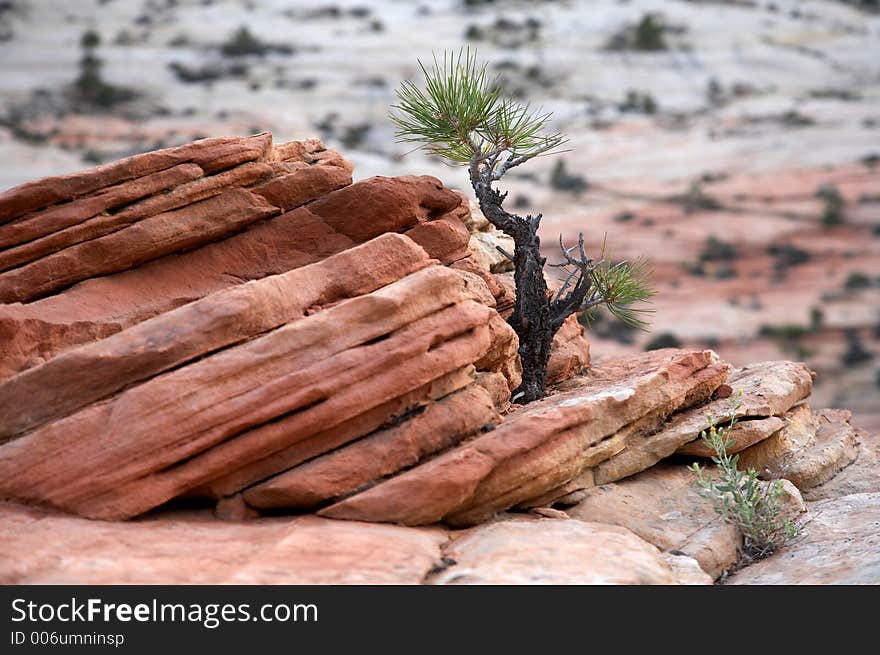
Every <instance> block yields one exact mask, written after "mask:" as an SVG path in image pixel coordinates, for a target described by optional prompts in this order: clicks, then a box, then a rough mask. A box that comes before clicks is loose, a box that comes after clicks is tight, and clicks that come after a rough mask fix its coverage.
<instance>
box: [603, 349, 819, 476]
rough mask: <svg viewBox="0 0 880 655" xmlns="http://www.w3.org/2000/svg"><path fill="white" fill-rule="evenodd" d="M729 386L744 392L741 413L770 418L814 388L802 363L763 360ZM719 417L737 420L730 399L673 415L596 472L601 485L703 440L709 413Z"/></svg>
mask: <svg viewBox="0 0 880 655" xmlns="http://www.w3.org/2000/svg"><path fill="white" fill-rule="evenodd" d="M727 384H728V385H730V386H731V387H733V389H734V392H735V393H738V392H739V391H740V390H742V392H743V397H742V403H741V405H740V408H739V410H738V411H737V412H736V415H737V416H738V417H746V416H755V417H769V416H776V415H779V414H782V413H783V412H785V411H786V410H788V409H789V408H790V407H792V406H793V405H794V404H795V403H797V402H800V401H801V400H803V399H804V398H806V397H807V396H809V395H810V392H811V391H812V388H813V378H812V373H811V371H810V370H809V369H808V368H807V367H806V366H805V365H804V364H800V363H796V362H785V361H777V362H763V363H760V364H755V365H752V366H747V367H744V368H741V369H738V370H736V371H734V372H732V373H731V375H730V378H729V379H728V380H727ZM707 413H708V414H712V415H713V416H714V417H715V419H716V421H718V422H722V421H724V420H725V419H729V418H731V416H730V413H731V401H730V399H729V398H723V399H719V400H714V401H712V402H709V403H707V404H705V405H702V406H700V407H697V408H695V409H692V410H689V411H686V412H682V413H680V414H678V415H676V416H674V417H673V418H672V420H671V421H670V422H669V424H668V425H667V426H665V427H664V428H663V429H662V430H660V431H658V432H655V433H653V434H651V435H650V438H648V439H643V438H641V437H640V436H638V435H636V436H634V437H633V438H632V439H631V440H630V441H629V442H628V443H627V447H626V449H625V450H624V451H623V452H621V453H620V454H619V455H616V456H615V457H613V458H611V459H610V460H608V461H606V462H602V464H600V465H599V466H598V468H597V470H596V484H604V483H605V482H613V481H614V480H620V479H621V478H624V477H626V476H628V475H632V474H633V473H638V472H639V471H643V470H645V469H646V468H648V467H649V466H653V465H654V464H656V463H657V462H659V461H660V460H661V459H663V458H665V457H668V456H669V455H672V454H673V453H674V452H675V451H676V450H678V449H679V448H680V447H681V446H683V445H684V444H686V443H689V442H691V441H694V440H695V439H698V438H699V436H700V432H701V431H702V430H705V429H706V428H707V427H708V422H707V420H706V414H707Z"/></svg>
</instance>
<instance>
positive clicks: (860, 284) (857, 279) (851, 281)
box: [843, 271, 871, 291]
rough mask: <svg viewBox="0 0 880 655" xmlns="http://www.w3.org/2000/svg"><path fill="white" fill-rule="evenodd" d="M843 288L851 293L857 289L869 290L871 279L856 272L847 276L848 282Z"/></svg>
mask: <svg viewBox="0 0 880 655" xmlns="http://www.w3.org/2000/svg"><path fill="white" fill-rule="evenodd" d="M843 286H844V288H846V289H849V290H850V291H852V290H855V289H867V288H868V287H870V286H871V278H870V277H868V276H867V275H865V274H864V273H860V272H858V271H856V272H855V273H850V274H849V275H848V276H847V278H846V282H844V283H843Z"/></svg>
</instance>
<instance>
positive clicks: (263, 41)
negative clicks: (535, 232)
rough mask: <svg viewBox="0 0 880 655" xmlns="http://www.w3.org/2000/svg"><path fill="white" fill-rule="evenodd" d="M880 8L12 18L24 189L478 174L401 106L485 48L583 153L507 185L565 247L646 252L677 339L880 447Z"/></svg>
mask: <svg viewBox="0 0 880 655" xmlns="http://www.w3.org/2000/svg"><path fill="white" fill-rule="evenodd" d="M878 12H880V7H878V2H876V0H850V1H844V0H833V1H832V0H823V1H811V0H805V1H799V0H728V1H722V0H702V1H698V0H689V1H686V0H666V1H660V0H594V1H587V0H580V1H578V0H567V1H566V0H559V1H539V0H532V1H529V2H519V1H517V0H510V1H503V0H495V1H491V0H444V1H436V2H434V1H431V2H428V1H425V2H411V1H404V0H379V1H375V2H364V1H360V2H358V1H357V0H355V1H342V0H339V1H333V0H317V1H315V0H302V1H293V0H286V1H285V0H260V1H259V2H257V1H256V0H77V1H76V2H70V1H68V0H0V71H2V74H0V158H2V159H0V160H2V162H3V165H2V166H0V189H6V188H8V187H11V186H14V185H16V184H19V183H22V182H25V181H27V180H31V179H34V178H38V177H43V176H46V175H51V174H58V173H63V172H68V171H72V170H76V169H80V168H84V167H88V166H92V165H95V164H99V163H102V162H105V161H109V160H112V159H116V158H119V157H123V156H127V155H130V154H134V153H138V152H144V151H147V150H152V149H155V148H161V147H165V146H171V145H176V144H179V143H184V142H187V141H190V140H192V139H195V138H199V137H201V136H218V135H227V134H249V133H256V132H259V131H262V130H270V131H272V132H273V133H274V135H275V138H276V141H284V140H288V139H295V138H306V137H309V136H319V137H321V138H322V139H323V140H324V141H325V142H326V143H327V144H328V145H329V146H331V147H334V148H338V149H340V150H341V151H342V152H343V153H344V154H345V155H346V156H347V157H348V158H349V159H351V160H352V161H353V162H354V164H355V179H363V178H366V177H370V176H372V175H402V174H408V173H419V174H424V173H428V174H433V175H436V176H438V177H440V178H441V179H442V180H443V181H444V182H445V183H446V184H447V185H449V186H452V187H457V188H461V189H462V190H465V191H466V190H467V180H466V176H465V174H464V172H463V171H462V170H459V169H454V168H449V167H447V166H444V165H443V164H442V163H440V162H439V161H436V160H433V159H430V158H428V157H426V156H424V155H423V154H421V153H419V152H408V148H407V147H406V146H404V145H401V144H397V143H395V140H394V134H393V128H392V125H391V123H390V122H389V121H388V119H387V112H388V108H389V105H391V104H393V102H394V89H395V88H396V87H397V86H398V84H399V83H400V81H401V80H403V79H407V78H417V77H418V76H419V70H418V64H417V59H418V58H421V59H422V60H426V59H430V57H431V56H432V52H433V53H441V52H442V51H443V50H444V49H457V48H460V47H462V46H470V47H472V48H476V49H477V51H478V53H479V56H480V57H481V58H483V59H485V60H487V61H489V62H490V68H491V70H492V72H494V73H498V74H499V75H500V79H501V81H502V83H503V85H504V87H505V89H506V90H507V91H508V92H509V93H511V94H514V95H517V96H520V97H522V98H527V99H529V100H531V101H532V102H533V103H534V104H536V105H540V106H542V107H543V108H544V109H546V110H548V111H552V112H553V114H554V123H555V126H556V127H557V128H558V129H560V130H562V131H565V132H566V133H567V134H568V135H569V136H570V138H571V143H570V144H569V147H570V151H569V152H566V153H564V154H562V155H558V156H555V157H548V158H544V159H542V160H539V161H536V162H533V163H532V164H530V165H529V166H528V167H524V168H523V169H522V170H521V171H520V172H519V173H518V174H517V175H511V176H508V177H509V178H510V179H508V178H505V182H506V183H507V187H508V188H509V190H510V196H509V201H508V202H509V204H510V205H511V206H513V207H516V208H517V210H521V211H522V213H525V212H530V211H531V212H536V211H541V212H543V213H544V215H545V219H544V223H543V228H542V234H543V236H544V242H545V244H546V246H547V248H546V250H547V255H548V257H549V258H550V261H553V258H554V250H555V245H554V244H555V243H556V240H557V236H558V234H559V233H562V234H564V235H566V236H567V237H569V238H572V237H574V236H576V234H577V232H578V231H579V230H582V231H584V233H585V235H586V237H587V238H588V240H589V243H590V245H591V246H592V247H593V249H597V248H599V246H600V245H601V243H602V241H603V239H604V238H605V234H606V232H607V234H608V246H609V250H610V252H611V253H612V254H613V256H614V257H615V258H618V259H620V258H626V257H630V256H634V255H637V254H645V255H647V256H648V257H649V258H650V259H651V260H652V262H653V265H654V269H655V280H656V287H657V290H658V296H657V298H656V302H655V309H656V315H655V316H654V317H653V330H652V332H651V333H649V334H644V333H640V332H632V331H630V330H627V329H626V328H625V327H624V326H622V325H620V324H618V323H616V322H614V321H613V320H612V319H610V318H608V317H598V318H595V319H594V321H593V322H592V327H591V333H590V337H591V340H592V341H593V344H594V345H593V354H594V358H595V360H596V361H601V359H602V358H603V357H608V356H610V355H617V354H621V353H624V352H637V351H641V350H644V349H650V348H654V347H662V346H666V345H679V344H680V345H682V346H707V347H711V348H714V349H716V350H717V351H718V352H719V354H720V355H721V356H722V357H724V358H726V359H728V360H729V361H731V362H733V363H734V364H736V365H741V364H745V363H748V362H756V361H760V360H763V359H772V358H786V359H795V360H802V361H806V362H807V363H808V364H809V365H810V367H811V368H813V369H814V370H816V371H817V372H818V373H819V377H818V379H817V381H816V387H815V391H814V395H813V400H812V404H813V405H814V406H816V407H822V406H839V407H847V408H850V409H852V410H853V411H854V420H853V422H854V423H855V424H856V425H859V426H862V427H865V428H868V429H869V430H875V431H876V430H878V429H880V13H878Z"/></svg>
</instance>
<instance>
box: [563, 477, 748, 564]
mask: <svg viewBox="0 0 880 655" xmlns="http://www.w3.org/2000/svg"><path fill="white" fill-rule="evenodd" d="M566 513H567V514H568V515H569V516H571V517H572V518H575V519H578V520H581V521H590V522H597V523H611V524H613V525H619V526H621V527H624V528H628V529H629V530H632V531H633V532H634V533H635V534H637V535H638V536H640V537H641V538H642V539H644V540H645V541H647V542H648V543H651V544H653V545H655V546H657V547H658V548H660V549H661V550H664V551H679V552H681V553H684V554H685V555H689V556H690V557H693V558H694V559H696V560H697V561H698V562H699V563H700V566H701V567H702V568H703V570H704V571H705V572H706V573H708V574H709V575H710V576H712V578H713V579H716V578H718V577H720V576H721V574H722V573H723V572H724V571H725V570H726V569H729V568H730V567H731V566H732V565H733V564H734V562H736V560H737V556H738V549H739V548H740V547H741V544H742V537H741V536H740V534H739V533H738V531H737V529H736V528H735V527H734V526H732V525H730V524H727V523H724V522H723V521H722V520H721V519H720V518H719V517H718V515H717V514H716V513H715V511H714V509H713V508H712V502H711V501H710V500H708V499H705V498H703V497H701V496H700V495H699V493H698V492H697V489H696V487H695V485H694V474H693V473H692V472H691V471H690V470H688V469H687V468H686V467H685V466H683V465H669V464H658V465H657V466H654V467H652V468H650V469H648V470H647V471H642V472H641V473H638V474H637V475H633V476H631V477H629V478H626V479H625V480H620V481H619V482H612V483H609V484H603V485H600V486H598V487H594V488H592V489H588V490H586V491H585V492H584V499H583V500H582V501H581V502H579V503H578V504H577V505H575V506H573V507H570V508H568V509H567V510H566Z"/></svg>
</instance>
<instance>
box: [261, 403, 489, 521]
mask: <svg viewBox="0 0 880 655" xmlns="http://www.w3.org/2000/svg"><path fill="white" fill-rule="evenodd" d="M497 420H500V419H499V418H498V416H497V414H496V412H495V408H494V406H493V404H492V399H491V397H490V396H489V394H488V393H487V392H486V391H485V390H484V389H483V388H481V387H479V386H471V387H469V388H467V389H464V390H462V391H459V392H457V393H454V394H452V395H450V396H447V397H446V398H443V399H441V400H438V401H437V402H435V403H432V404H430V405H428V406H427V408H425V409H424V411H422V412H421V413H419V414H417V415H415V416H413V417H411V418H407V420H404V422H402V423H401V424H400V425H396V426H394V427H390V428H386V429H384V430H379V431H377V432H375V433H373V434H371V435H368V436H366V437H364V438H362V439H360V440H358V441H355V442H354V443H352V444H350V445H348V446H346V447H344V448H340V449H338V450H335V451H333V452H332V453H328V454H326V455H323V456H321V457H318V458H316V459H313V460H311V461H308V462H306V463H305V464H302V465H301V466H297V467H296V468H293V469H291V470H289V471H287V472H285V473H282V474H280V475H278V476H276V477H274V478H272V479H270V480H267V481H266V482H263V483H261V484H258V485H256V486H254V487H251V488H250V489H248V490H246V491H245V493H244V498H245V500H246V501H247V503H248V504H249V505H251V506H253V507H258V508H271V507H281V508H297V509H312V508H315V507H317V506H319V505H321V504H323V503H325V502H326V501H329V500H333V499H337V498H339V497H342V496H347V495H349V494H351V493H354V492H356V491H359V490H361V489H363V488H364V487H366V486H367V485H372V484H376V483H377V482H380V481H381V480H382V478H384V477H387V476H390V475H393V474H395V473H397V472H399V471H400V470H402V469H404V468H409V467H411V466H413V465H415V464H417V463H419V462H420V461H422V460H423V459H424V458H425V457H427V456H429V455H432V454H434V453H436V452H438V451H442V450H446V449H447V448H449V447H451V446H454V445H455V444H457V443H458V442H459V441H461V440H462V439H464V438H465V437H469V436H471V435H472V434H474V433H476V432H478V431H479V430H480V428H482V427H483V426H485V425H487V424H491V423H493V422H495V421H497Z"/></svg>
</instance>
